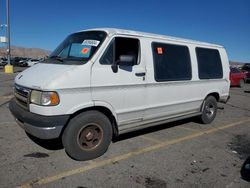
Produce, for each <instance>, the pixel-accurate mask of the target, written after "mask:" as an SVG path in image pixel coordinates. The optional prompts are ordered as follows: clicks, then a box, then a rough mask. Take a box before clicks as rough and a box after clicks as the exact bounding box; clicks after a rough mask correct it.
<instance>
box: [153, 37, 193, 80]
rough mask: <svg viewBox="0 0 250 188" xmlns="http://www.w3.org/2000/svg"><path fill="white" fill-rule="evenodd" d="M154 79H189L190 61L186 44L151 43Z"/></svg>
mask: <svg viewBox="0 0 250 188" xmlns="http://www.w3.org/2000/svg"><path fill="white" fill-rule="evenodd" d="M152 50H153V58H154V70H155V80H156V81H157V82H162V81H178V80H191V78H192V71H191V61H190V54H189V50H188V47H187V46H180V45H173V44H164V43H157V42H153V43H152Z"/></svg>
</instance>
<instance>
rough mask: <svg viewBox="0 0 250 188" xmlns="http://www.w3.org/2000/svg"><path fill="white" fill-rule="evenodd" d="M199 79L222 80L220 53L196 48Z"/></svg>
mask: <svg viewBox="0 0 250 188" xmlns="http://www.w3.org/2000/svg"><path fill="white" fill-rule="evenodd" d="M196 56H197V60H198V70H199V78H200V79H216V78H222V77H223V73H222V65H221V58H220V53H219V51H218V50H215V49H207V48H198V47H197V48H196Z"/></svg>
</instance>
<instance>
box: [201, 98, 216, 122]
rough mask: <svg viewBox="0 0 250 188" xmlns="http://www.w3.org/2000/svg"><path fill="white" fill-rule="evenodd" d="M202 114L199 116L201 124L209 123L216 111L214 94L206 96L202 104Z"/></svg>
mask: <svg viewBox="0 0 250 188" xmlns="http://www.w3.org/2000/svg"><path fill="white" fill-rule="evenodd" d="M201 112H202V114H201V115H200V116H199V121H200V122H201V123H203V124H209V123H211V122H212V121H213V120H214V118H215V116H216V113H217V100H216V99H215V97H214V96H208V97H207V98H206V99H205V100H204V102H203V105H202V111H201Z"/></svg>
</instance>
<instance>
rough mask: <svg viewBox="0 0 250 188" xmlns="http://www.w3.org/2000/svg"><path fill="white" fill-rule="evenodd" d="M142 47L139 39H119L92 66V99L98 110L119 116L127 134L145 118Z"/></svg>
mask: <svg viewBox="0 0 250 188" xmlns="http://www.w3.org/2000/svg"><path fill="white" fill-rule="evenodd" d="M141 46H142V45H141V44H140V40H139V39H135V38H127V37H115V38H113V39H112V40H111V42H110V43H109V45H108V46H107V48H106V50H105V51H104V53H103V55H102V56H101V57H100V59H99V61H96V62H95V63H94V65H93V66H92V74H91V75H92V78H91V88H92V99H93V101H94V103H95V105H96V106H106V107H107V108H109V109H111V110H112V111H113V112H114V113H115V116H116V119H117V123H118V129H119V131H123V132H124V131H126V130H128V129H129V128H131V126H133V125H132V124H133V123H139V122H141V121H142V120H143V116H144V108H145V105H146V102H145V93H146V92H145V76H146V75H145V64H144V61H143V60H142V59H141V55H140V54H141ZM115 69H116V70H115Z"/></svg>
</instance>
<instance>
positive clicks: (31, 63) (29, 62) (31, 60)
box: [27, 59, 40, 67]
mask: <svg viewBox="0 0 250 188" xmlns="http://www.w3.org/2000/svg"><path fill="white" fill-rule="evenodd" d="M39 61H40V60H38V59H30V60H28V61H27V64H28V66H29V67H31V66H33V65H35V64H37V63H39Z"/></svg>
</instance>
